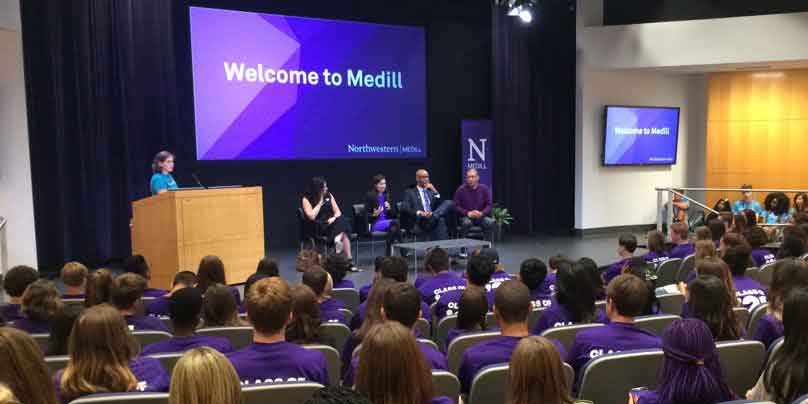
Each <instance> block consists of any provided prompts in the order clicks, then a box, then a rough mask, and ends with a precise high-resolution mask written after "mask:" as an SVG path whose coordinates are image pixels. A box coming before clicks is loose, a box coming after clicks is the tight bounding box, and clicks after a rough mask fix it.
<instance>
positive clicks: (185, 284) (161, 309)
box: [146, 271, 197, 317]
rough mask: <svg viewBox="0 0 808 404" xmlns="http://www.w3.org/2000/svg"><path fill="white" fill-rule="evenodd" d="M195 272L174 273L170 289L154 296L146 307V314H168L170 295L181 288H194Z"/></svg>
mask: <svg viewBox="0 0 808 404" xmlns="http://www.w3.org/2000/svg"><path fill="white" fill-rule="evenodd" d="M196 283H197V278H196V274H195V273H193V272H191V271H180V272H177V274H176V275H174V282H173V284H172V286H171V291H170V292H168V294H167V295H163V296H160V297H158V298H155V299H154V301H152V302H151V303H150V304H149V305H148V306H147V307H146V314H147V315H149V316H152V317H161V316H168V314H169V312H170V310H171V295H173V294H174V292H176V291H178V290H180V289H183V288H195V287H196Z"/></svg>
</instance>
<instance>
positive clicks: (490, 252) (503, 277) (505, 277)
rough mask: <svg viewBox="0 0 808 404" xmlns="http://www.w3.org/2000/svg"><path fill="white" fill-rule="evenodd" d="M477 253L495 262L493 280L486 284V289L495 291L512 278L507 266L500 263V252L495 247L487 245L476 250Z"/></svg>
mask: <svg viewBox="0 0 808 404" xmlns="http://www.w3.org/2000/svg"><path fill="white" fill-rule="evenodd" d="M474 254H476V255H482V256H484V257H488V258H489V259H490V260H491V262H493V263H494V273H493V274H492V275H491V280H489V281H488V283H486V284H485V290H486V291H488V292H491V293H493V292H494V291H495V290H496V289H497V288H498V287H499V285H501V284H502V282H505V281H509V280H511V274H509V273H507V272H505V267H503V266H502V265H501V264H500V263H499V252H498V251H497V250H496V249H495V248H490V247H486V248H483V249H480V250H477V251H475V252H474Z"/></svg>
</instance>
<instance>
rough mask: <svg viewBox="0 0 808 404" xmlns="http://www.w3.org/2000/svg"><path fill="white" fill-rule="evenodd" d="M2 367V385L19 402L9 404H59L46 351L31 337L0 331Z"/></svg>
mask: <svg viewBox="0 0 808 404" xmlns="http://www.w3.org/2000/svg"><path fill="white" fill-rule="evenodd" d="M0 363H2V366H0V383H2V384H5V385H6V386H8V388H9V389H10V390H11V392H12V393H13V394H14V397H16V399H17V400H18V401H16V402H14V401H10V402H8V404H15V403H16V404H19V403H25V404H28V403H30V404H33V403H37V404H56V393H55V392H54V390H53V389H52V388H50V386H51V384H52V382H51V378H50V374H49V373H48V368H47V367H46V366H45V360H44V358H43V357H42V350H41V349H40V348H39V345H38V344H37V343H36V341H34V339H33V338H31V336H30V335H28V334H26V333H24V332H22V331H20V330H17V329H14V328H11V327H0ZM43 387H44V388H43ZM0 402H2V401H0ZM4 404H5V403H4Z"/></svg>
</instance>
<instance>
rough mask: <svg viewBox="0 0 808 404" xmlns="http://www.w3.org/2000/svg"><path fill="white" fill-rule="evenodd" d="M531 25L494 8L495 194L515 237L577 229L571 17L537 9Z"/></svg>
mask: <svg viewBox="0 0 808 404" xmlns="http://www.w3.org/2000/svg"><path fill="white" fill-rule="evenodd" d="M539 3H540V7H539V8H538V9H537V12H536V13H534V14H535V18H534V20H533V22H532V23H531V24H523V23H522V22H521V20H519V18H515V17H510V16H507V15H506V10H505V9H503V8H499V7H496V6H494V10H493V13H492V30H493V38H492V41H493V54H492V60H493V63H492V65H493V66H492V69H493V83H492V85H493V102H492V108H493V120H494V127H495V139H496V142H495V144H494V153H495V154H494V156H495V161H496V163H495V166H494V176H495V179H494V187H495V192H496V195H497V199H498V200H499V203H500V204H501V205H502V206H504V207H508V208H510V209H511V211H512V214H513V216H514V218H515V220H514V224H513V226H512V229H513V231H514V232H517V233H544V232H557V231H568V230H571V229H572V228H573V226H574V220H575V218H574V214H575V213H574V203H575V199H574V195H575V194H574V192H575V10H574V6H573V3H574V2H572V1H569V0H552V1H542V2H539Z"/></svg>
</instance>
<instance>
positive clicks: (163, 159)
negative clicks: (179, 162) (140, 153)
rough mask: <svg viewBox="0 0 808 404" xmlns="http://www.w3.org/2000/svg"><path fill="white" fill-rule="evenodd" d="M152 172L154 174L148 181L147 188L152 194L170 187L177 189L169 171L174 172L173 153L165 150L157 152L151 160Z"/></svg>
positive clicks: (167, 189)
mask: <svg viewBox="0 0 808 404" xmlns="http://www.w3.org/2000/svg"><path fill="white" fill-rule="evenodd" d="M152 172H154V174H153V175H152V177H151V181H149V189H151V194H152V195H157V194H162V193H163V192H167V191H169V190H172V189H177V182H176V181H174V177H172V176H171V173H172V172H174V155H173V154H171V153H170V152H167V151H165V150H163V151H161V152H160V153H157V155H156V156H154V161H153V162H152Z"/></svg>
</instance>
